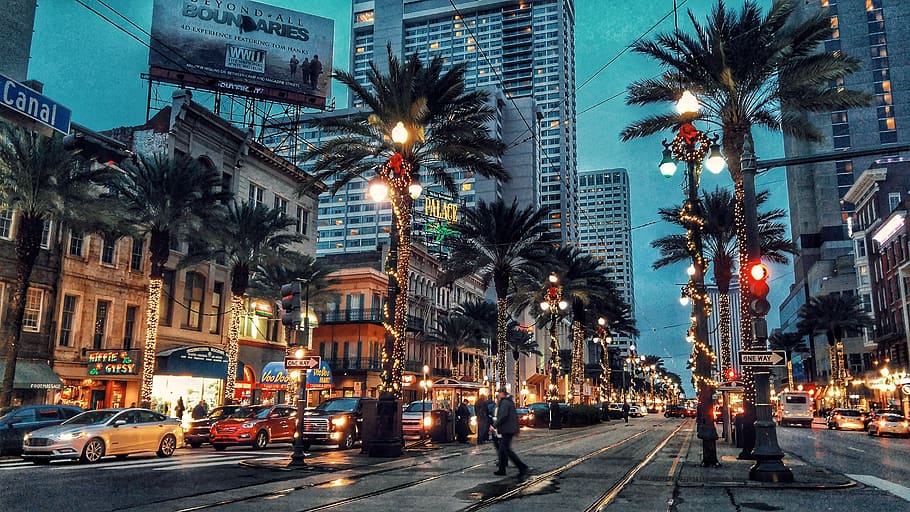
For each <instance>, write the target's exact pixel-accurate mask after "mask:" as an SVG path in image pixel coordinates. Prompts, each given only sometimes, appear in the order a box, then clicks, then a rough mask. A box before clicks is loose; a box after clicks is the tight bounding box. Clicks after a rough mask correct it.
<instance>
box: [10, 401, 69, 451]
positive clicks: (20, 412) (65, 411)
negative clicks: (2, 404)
mask: <svg viewBox="0 0 910 512" xmlns="http://www.w3.org/2000/svg"><path fill="white" fill-rule="evenodd" d="M80 412H82V409H81V408H79V407H76V406H72V405H53V404H45V405H20V406H17V407H6V408H3V409H0V455H19V454H20V453H22V438H23V437H24V436H25V434H27V433H29V432H31V431H33V430H37V429H39V428H44V427H52V426H54V425H59V424H60V423H62V422H63V420H66V419H69V418H72V417H73V416H75V415H77V414H79V413H80Z"/></svg>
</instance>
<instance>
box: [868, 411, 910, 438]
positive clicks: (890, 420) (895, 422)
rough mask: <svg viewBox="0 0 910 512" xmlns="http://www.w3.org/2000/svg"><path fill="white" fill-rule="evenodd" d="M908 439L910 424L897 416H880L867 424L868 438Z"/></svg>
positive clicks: (905, 419)
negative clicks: (896, 437)
mask: <svg viewBox="0 0 910 512" xmlns="http://www.w3.org/2000/svg"><path fill="white" fill-rule="evenodd" d="M886 434H887V435H892V436H901V437H910V422H908V420H907V418H905V417H903V416H901V415H899V414H880V415H879V416H878V418H876V419H875V420H874V421H872V422H871V423H869V435H870V436H883V435H886Z"/></svg>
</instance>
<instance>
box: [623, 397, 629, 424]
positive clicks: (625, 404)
mask: <svg viewBox="0 0 910 512" xmlns="http://www.w3.org/2000/svg"><path fill="white" fill-rule="evenodd" d="M629 410H630V407H629V402H623V404H622V419H624V420H626V423H628V422H629Z"/></svg>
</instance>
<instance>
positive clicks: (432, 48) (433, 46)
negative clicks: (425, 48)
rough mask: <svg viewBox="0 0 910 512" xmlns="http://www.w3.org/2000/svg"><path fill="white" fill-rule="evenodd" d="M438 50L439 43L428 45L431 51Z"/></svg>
mask: <svg viewBox="0 0 910 512" xmlns="http://www.w3.org/2000/svg"><path fill="white" fill-rule="evenodd" d="M438 48H439V43H430V49H431V50H436V49H438Z"/></svg>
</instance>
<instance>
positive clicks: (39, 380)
mask: <svg viewBox="0 0 910 512" xmlns="http://www.w3.org/2000/svg"><path fill="white" fill-rule="evenodd" d="M5 373H6V368H5V367H4V366H3V365H0V380H2V379H3V375H4V374H5ZM62 387H63V381H61V380H60V377H58V376H57V374H56V373H54V370H52V369H51V367H50V366H48V365H47V364H46V363H43V362H39V361H17V362H16V375H15V377H14V378H13V388H15V389H60V388H62Z"/></svg>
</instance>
